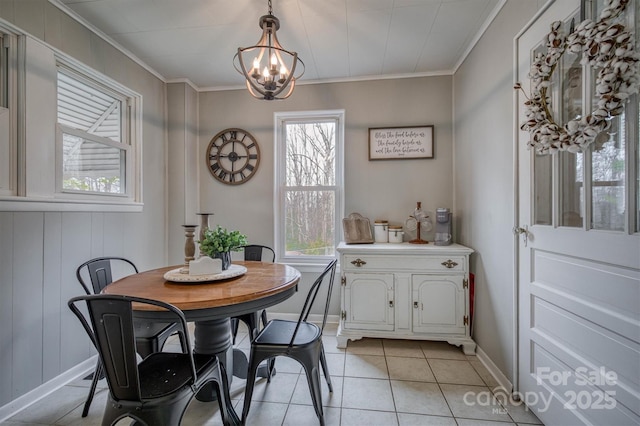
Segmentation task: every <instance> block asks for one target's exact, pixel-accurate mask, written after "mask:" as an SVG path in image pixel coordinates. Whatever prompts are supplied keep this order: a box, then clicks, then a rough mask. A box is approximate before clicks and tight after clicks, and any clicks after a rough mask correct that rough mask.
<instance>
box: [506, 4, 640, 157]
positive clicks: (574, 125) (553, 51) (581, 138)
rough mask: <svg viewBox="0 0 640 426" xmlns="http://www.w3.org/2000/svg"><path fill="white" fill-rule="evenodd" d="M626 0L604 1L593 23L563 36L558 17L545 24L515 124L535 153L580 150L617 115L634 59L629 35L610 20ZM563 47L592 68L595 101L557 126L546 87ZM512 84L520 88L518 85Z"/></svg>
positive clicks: (633, 81)
mask: <svg viewBox="0 0 640 426" xmlns="http://www.w3.org/2000/svg"><path fill="white" fill-rule="evenodd" d="M628 3H629V0H605V8H604V9H603V11H602V12H601V14H600V17H599V18H598V21H597V22H594V21H592V20H590V19H585V20H584V21H582V22H581V23H580V24H579V25H578V27H577V28H576V29H575V31H573V32H572V33H571V34H569V35H568V36H565V35H564V34H563V33H562V31H560V26H561V24H562V22H561V21H556V22H553V23H552V24H551V31H550V32H549V34H547V37H546V48H547V51H546V54H545V53H542V52H540V53H537V54H536V56H535V58H534V60H533V63H532V64H531V70H530V72H529V79H530V80H531V96H530V97H527V96H526V94H525V97H527V101H526V102H525V103H524V105H525V115H526V118H527V120H526V121H525V122H524V123H522V125H521V126H520V128H521V129H522V130H528V131H529V132H530V133H531V139H530V140H529V142H528V146H529V148H534V149H535V150H536V152H537V153H539V154H552V153H554V152H557V151H569V152H582V151H583V150H584V149H586V148H587V147H588V146H589V144H591V143H592V142H593V141H594V140H595V138H596V136H597V135H598V134H599V133H600V132H602V131H604V130H606V129H608V128H609V125H610V120H611V119H612V118H613V117H615V116H617V115H620V114H621V113H622V111H623V110H624V104H625V102H626V100H627V99H628V98H629V96H631V95H633V94H634V93H636V92H637V91H638V85H639V83H640V77H639V76H638V62H639V59H640V57H639V56H638V54H637V52H636V51H635V49H634V35H633V33H632V32H630V31H628V30H627V29H626V27H625V26H624V25H623V24H622V23H620V22H616V21H615V18H617V17H618V16H619V15H620V14H621V13H622V11H623V10H624V8H625V7H626V5H627V4H628ZM565 51H569V52H572V53H575V54H579V53H580V52H582V62H581V63H582V64H583V65H584V64H589V65H590V66H591V67H592V68H593V69H594V70H597V71H598V73H597V77H596V87H595V95H594V96H595V99H596V100H597V105H596V106H595V107H594V110H593V111H592V112H591V114H589V115H586V116H583V117H577V118H575V119H573V120H570V121H569V122H567V123H566V124H565V125H564V126H562V125H559V124H558V123H556V122H555V121H554V120H553V117H552V115H551V108H550V99H549V96H548V94H547V90H548V89H549V87H550V86H551V75H552V74H553V71H554V70H555V68H556V66H557V64H558V61H559V60H560V58H561V57H562V55H563V54H564V53H565ZM514 88H515V89H520V90H522V87H521V85H520V83H517V84H516V85H515V86H514Z"/></svg>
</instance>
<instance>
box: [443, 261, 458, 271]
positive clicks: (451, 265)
mask: <svg viewBox="0 0 640 426" xmlns="http://www.w3.org/2000/svg"><path fill="white" fill-rule="evenodd" d="M442 265H443V266H446V267H447V268H449V269H451V268H453V267H454V266H458V263H457V262H454V261H453V260H451V259H448V260H447V261H446V262H442Z"/></svg>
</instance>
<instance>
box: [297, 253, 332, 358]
mask: <svg viewBox="0 0 640 426" xmlns="http://www.w3.org/2000/svg"><path fill="white" fill-rule="evenodd" d="M337 263H338V260H337V259H333V260H332V261H331V262H330V263H329V264H328V265H327V267H326V268H324V271H322V273H321V274H320V276H318V278H316V280H315V281H314V283H313V284H312V285H311V288H310V289H309V293H308V294H307V299H306V300H305V302H304V306H303V307H302V312H301V313H300V318H298V324H296V328H295V330H294V331H293V336H292V337H291V341H290V342H289V346H292V345H293V342H294V341H295V340H296V335H297V334H298V329H299V328H300V323H301V322H303V321H307V318H309V313H311V308H313V304H314V302H315V300H316V296H317V295H318V292H319V291H320V287H321V286H322V283H323V282H324V281H325V280H328V281H329V284H328V287H327V297H326V301H325V305H324V313H323V317H322V326H321V327H320V330H324V326H325V325H326V324H327V314H328V313H329V302H330V300H331V291H332V290H333V279H334V278H335V275H336V264H337Z"/></svg>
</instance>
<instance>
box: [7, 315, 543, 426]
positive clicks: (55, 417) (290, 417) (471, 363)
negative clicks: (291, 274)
mask: <svg viewBox="0 0 640 426" xmlns="http://www.w3.org/2000/svg"><path fill="white" fill-rule="evenodd" d="M335 332H336V326H335V325H333V326H332V325H331V324H330V325H328V326H327V328H326V329H325V335H324V346H325V351H326V354H327V362H328V367H329V371H330V372H331V380H332V383H333V387H334V388H333V393H329V391H328V389H327V387H326V382H325V381H324V378H323V379H322V396H323V401H324V402H323V406H324V415H325V423H326V424H327V425H328V426H331V425H340V426H360V425H365V426H392V425H398V426H404V425H407V426H408V425H447V426H449V425H450V426H456V425H458V426H492V425H493V426H506V425H516V424H517V425H525V424H538V425H539V424H541V423H540V421H539V420H538V419H537V418H536V416H535V415H534V414H533V413H532V412H531V411H529V410H528V409H527V408H526V407H525V406H524V405H520V404H517V403H513V402H511V403H506V404H504V405H503V404H502V403H504V402H505V401H508V397H506V396H505V394H504V393H500V392H499V391H498V390H497V383H496V382H495V380H494V379H493V377H492V376H491V375H490V374H489V372H488V371H487V370H486V369H485V368H484V366H483V365H482V364H481V363H480V361H479V360H478V359H477V358H476V357H475V356H465V355H464V354H463V353H462V351H461V349H460V348H457V347H455V346H451V345H448V344H446V343H444V342H420V341H406V340H387V339H362V340H360V341H356V342H349V345H348V347H347V349H346V350H345V349H337V348H336V338H335ZM240 333H241V334H239V335H238V347H240V348H241V349H242V350H244V351H245V352H247V353H248V349H249V341H248V338H247V335H246V331H244V332H243V331H242V330H241V331H240ZM176 348H177V341H175V340H174V341H170V342H168V343H167V345H165V350H175V349H176ZM301 369H302V367H301V366H300V364H298V363H297V362H295V361H293V360H290V359H287V358H284V357H279V358H278V359H277V361H276V371H277V374H276V376H275V377H274V378H273V379H272V381H271V384H269V385H267V382H266V380H265V379H260V380H259V381H258V382H256V388H255V390H254V394H253V399H252V403H251V411H250V412H249V418H248V419H247V425H259V426H269V425H295V426H302V425H307V424H309V425H317V424H318V420H317V418H316V415H315V412H314V410H313V406H312V405H311V397H310V395H309V389H308V387H307V382H306V378H305V375H304V373H302V371H301ZM244 383H245V381H244V380H240V379H237V378H234V381H233V383H232V386H231V397H232V399H233V401H234V406H235V408H236V411H237V412H238V413H239V414H240V413H241V412H242V405H243V401H242V400H243V397H244V392H243V389H244ZM88 386H89V381H88V380H81V379H79V380H77V381H75V382H72V383H70V384H68V385H66V386H64V387H63V388H61V389H59V390H57V391H56V392H54V393H53V394H51V395H49V396H48V397H46V398H44V399H43V400H41V401H39V402H38V403H37V404H34V405H33V406H31V407H28V408H27V409H25V410H23V411H21V412H19V413H18V414H16V415H15V416H13V417H11V418H10V419H8V420H6V421H5V422H2V423H0V425H2V426H10V425H11V426H18V425H20V426H24V425H32V426H39V425H84V426H86V425H100V423H101V419H102V411H103V407H104V404H105V401H106V396H107V389H106V383H105V381H104V380H102V381H101V382H100V383H99V385H98V386H99V388H98V391H97V393H96V396H95V398H94V400H93V403H92V405H91V410H90V412H89V415H88V416H87V417H85V418H82V417H80V414H81V412H82V407H83V404H84V400H85V398H86V394H87V390H88ZM129 423H130V421H129V420H128V419H127V420H121V421H120V422H118V426H124V425H128V424H129ZM182 424H183V425H198V426H200V425H219V424H222V422H221V419H220V415H219V413H218V408H217V404H216V403H203V402H200V401H197V400H195V399H194V400H193V402H192V403H191V404H190V406H189V408H188V409H187V412H186V413H185V416H184V418H183V421H182Z"/></svg>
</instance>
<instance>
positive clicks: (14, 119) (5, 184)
mask: <svg viewBox="0 0 640 426" xmlns="http://www.w3.org/2000/svg"><path fill="white" fill-rule="evenodd" d="M18 40H19V36H18V34H16V33H15V32H14V31H12V30H11V29H9V28H7V27H5V26H4V25H0V48H1V49H2V52H1V53H0V55H2V59H0V62H1V63H0V79H1V81H0V85H1V87H0V108H2V109H4V110H6V111H7V112H6V114H7V116H8V117H7V119H8V121H9V122H8V129H7V130H8V138H7V139H6V140H4V141H1V142H0V143H4V144H6V145H3V146H2V147H0V152H2V153H6V154H7V155H6V157H5V158H2V159H0V167H2V168H4V169H5V170H4V173H3V175H4V176H3V175H0V196H15V195H17V194H18V185H19V184H18V155H19V154H18V153H19V147H18V133H17V127H18V112H17V111H18V50H19V49H18ZM3 157H4V155H3Z"/></svg>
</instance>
